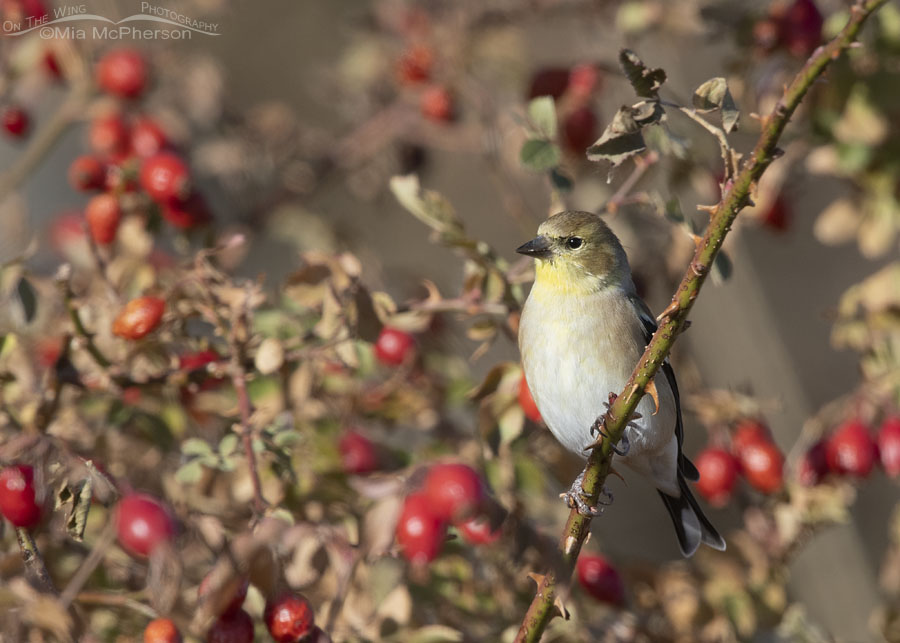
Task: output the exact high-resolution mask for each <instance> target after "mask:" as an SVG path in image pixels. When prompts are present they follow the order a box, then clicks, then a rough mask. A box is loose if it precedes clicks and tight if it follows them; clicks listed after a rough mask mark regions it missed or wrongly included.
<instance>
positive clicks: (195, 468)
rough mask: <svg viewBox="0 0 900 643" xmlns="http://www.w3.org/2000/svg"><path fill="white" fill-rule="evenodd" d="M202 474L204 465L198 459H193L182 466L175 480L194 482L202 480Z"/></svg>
mask: <svg viewBox="0 0 900 643" xmlns="http://www.w3.org/2000/svg"><path fill="white" fill-rule="evenodd" d="M202 475H203V465H202V464H201V463H200V462H199V461H198V460H191V461H190V462H188V463H186V464H184V465H182V466H181V468H180V469H178V471H176V472H175V480H177V481H178V482H183V483H186V484H193V483H194V482H197V481H198V480H200V476H202Z"/></svg>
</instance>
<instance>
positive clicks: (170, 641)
mask: <svg viewBox="0 0 900 643" xmlns="http://www.w3.org/2000/svg"><path fill="white" fill-rule="evenodd" d="M181 641H182V639H181V634H180V633H179V632H178V628H177V627H175V623H173V622H172V620H171V619H168V618H157V619H154V620H152V621H150V622H149V623H148V624H147V627H146V628H145V629H144V643H181Z"/></svg>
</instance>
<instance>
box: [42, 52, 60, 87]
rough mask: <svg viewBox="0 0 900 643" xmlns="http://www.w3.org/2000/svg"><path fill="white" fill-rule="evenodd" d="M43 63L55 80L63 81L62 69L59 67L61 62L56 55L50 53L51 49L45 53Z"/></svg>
mask: <svg viewBox="0 0 900 643" xmlns="http://www.w3.org/2000/svg"><path fill="white" fill-rule="evenodd" d="M41 62H42V63H43V64H44V69H45V70H46V71H47V73H48V74H49V75H50V77H51V78H52V79H53V80H60V79H62V77H63V73H62V69H61V68H60V66H59V61H58V60H57V59H56V55H55V54H54V53H53V52H52V51H50V50H49V49H48V50H47V51H45V52H44V58H43V59H42V60H41Z"/></svg>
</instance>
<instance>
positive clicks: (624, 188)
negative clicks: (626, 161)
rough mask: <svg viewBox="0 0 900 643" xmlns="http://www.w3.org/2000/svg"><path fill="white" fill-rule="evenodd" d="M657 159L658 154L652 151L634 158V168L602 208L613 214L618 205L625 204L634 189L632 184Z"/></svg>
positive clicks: (635, 182) (641, 176)
mask: <svg viewBox="0 0 900 643" xmlns="http://www.w3.org/2000/svg"><path fill="white" fill-rule="evenodd" d="M658 161H659V154H658V153H657V152H653V151H651V152H648V153H647V155H646V156H644V157H638V158H636V159H635V161H634V169H633V170H632V171H631V174H629V175H628V178H626V179H625V180H624V181H622V185H620V186H619V189H618V190H616V192H615V194H613V195H612V196H611V197H610V198H609V201H607V202H606V205H604V206H603V209H604V210H606V211H607V212H609V213H610V214H615V213H616V210H618V209H619V206H621V205H624V204H625V202H626V199H627V198H628V195H629V194H630V193H631V191H632V190H633V189H634V186H635V185H637V184H638V181H640V180H641V179H642V178H643V177H644V174H646V173H647V170H649V169H650V168H651V167H653V166H654V165H655V164H656V163H657V162H658Z"/></svg>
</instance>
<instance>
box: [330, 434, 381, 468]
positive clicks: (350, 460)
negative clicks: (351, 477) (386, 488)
mask: <svg viewBox="0 0 900 643" xmlns="http://www.w3.org/2000/svg"><path fill="white" fill-rule="evenodd" d="M338 452H340V454H341V464H342V465H343V467H344V471H346V472H347V473H357V474H362V473H371V472H372V471H375V470H376V469H378V452H377V450H376V448H375V445H374V444H373V443H372V441H371V440H369V438H367V437H366V436H364V435H363V434H361V433H359V432H358V431H347V432H346V433H345V434H344V435H342V436H341V439H340V440H339V441H338Z"/></svg>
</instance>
